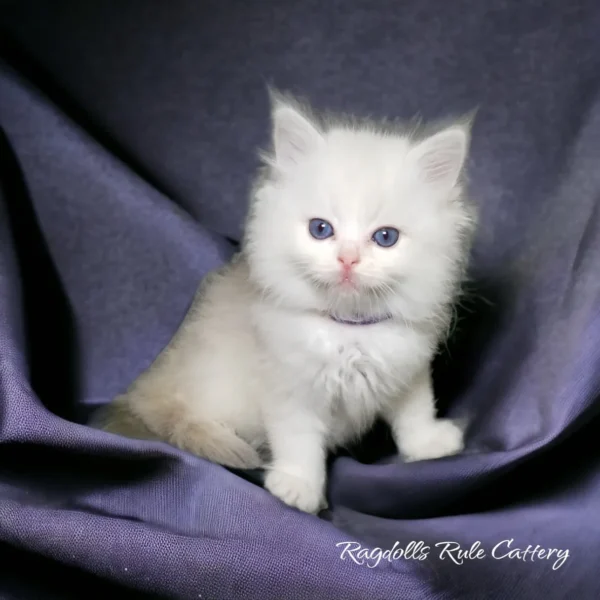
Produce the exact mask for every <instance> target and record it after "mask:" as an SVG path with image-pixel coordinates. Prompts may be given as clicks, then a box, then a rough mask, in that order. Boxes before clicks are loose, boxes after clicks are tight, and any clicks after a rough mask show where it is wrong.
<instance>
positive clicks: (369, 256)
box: [104, 94, 475, 512]
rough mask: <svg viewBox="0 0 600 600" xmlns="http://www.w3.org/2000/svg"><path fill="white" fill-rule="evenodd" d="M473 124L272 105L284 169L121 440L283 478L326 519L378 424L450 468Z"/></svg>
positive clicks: (131, 398)
mask: <svg viewBox="0 0 600 600" xmlns="http://www.w3.org/2000/svg"><path fill="white" fill-rule="evenodd" d="M468 139H469V132H468V126H467V125H466V124H461V123H457V124H454V125H452V126H449V127H446V128H444V129H442V130H439V131H438V132H437V133H434V134H433V135H429V136H427V137H424V138H423V137H421V138H420V139H416V138H415V137H414V135H410V134H404V133H401V132H398V131H394V130H393V129H383V128H378V127H376V126H374V125H372V124H362V125H361V124H357V123H352V124H343V123H337V124H336V123H321V124H319V123H318V121H317V120H316V119H315V118H313V117H311V116H309V114H308V112H307V111H305V110H303V109H301V108H300V107H299V106H298V105H297V104H296V103H295V102H294V101H292V100H291V99H288V98H284V97H282V96H279V95H275V94H274V95H273V152H272V154H270V155H268V156H266V157H265V163H266V167H265V170H264V173H263V175H262V177H261V178H260V179H259V181H258V182H257V184H256V186H255V188H254V190H253V202H252V207H251V211H250V215H249V219H248V223H247V228H246V235H245V239H244V243H243V248H242V251H241V253H240V254H239V255H238V256H237V257H236V258H235V259H234V260H233V261H232V262H231V263H230V264H229V265H227V266H226V267H224V268H223V269H221V270H220V271H219V272H217V273H214V274H212V275H211V276H210V277H209V278H207V280H206V281H205V282H204V284H203V285H202V286H201V288H200V291H199V293H198V296H197V298H196V300H195V302H194V306H193V308H192V310H191V311H190V313H189V314H188V316H187V317H186V320H185V322H184V323H183V325H182V326H181V328H180V329H179V331H178V332H177V334H176V336H175V338H174V339H173V341H172V342H171V343H170V344H169V346H168V347H167V348H166V349H165V350H164V351H163V352H162V353H161V355H160V356H159V357H158V358H157V360H156V361H155V363H154V364H153V365H152V366H151V367H150V369H148V370H147V371H146V372H145V373H143V374H142V375H141V376H140V377H139V378H138V379H137V381H135V382H134V383H133V384H132V386H131V387H130V389H129V390H128V391H127V393H126V394H125V395H123V396H120V397H118V398H117V399H116V400H115V401H114V402H113V403H112V404H111V405H110V406H109V408H108V411H107V413H106V414H105V416H104V418H105V419H106V420H105V429H106V430H109V431H113V432H116V433H121V434H124V435H130V436H133V437H148V438H158V439H163V440H166V441H168V442H170V443H171V444H174V445H176V446H178V447H180V448H182V449H184V450H188V451H190V452H193V453H195V454H197V455H199V456H202V457H205V458H207V459H210V460H213V461H215V462H218V463H221V464H225V465H228V466H231V467H238V468H252V467H258V466H260V465H261V464H262V461H261V457H260V454H259V452H260V450H261V448H263V447H265V446H268V448H269V450H270V453H271V457H272V460H271V462H270V464H269V466H268V472H267V476H266V480H265V487H266V488H267V489H268V490H270V491H271V492H272V493H273V494H274V495H275V496H278V497H279V498H280V499H282V500H283V501H284V502H286V503H288V504H289V505H291V506H295V507H297V508H299V509H301V510H304V511H307V512H316V511H318V510H319V509H320V508H322V507H324V506H325V482H326V473H325V460H326V453H327V451H328V450H332V449H334V448H335V447H337V446H340V445H343V444H346V443H348V442H350V441H352V440H353V439H355V438H357V437H358V436H360V435H361V434H362V433H364V432H365V430H367V429H368V428H369V427H370V426H371V425H372V424H373V422H374V420H375V418H376V417H377V416H378V415H381V416H382V417H383V418H384V419H386V420H387V421H388V422H389V424H390V426H391V428H392V431H393V435H394V439H395V441H396V443H397V446H398V448H399V451H400V453H401V454H402V455H403V457H404V458H405V459H406V460H422V459H430V458H436V457H441V456H446V455H450V454H453V453H456V452H459V451H460V450H461V449H462V447H463V435H462V432H461V430H460V429H459V428H458V427H457V426H456V425H455V424H454V423H452V422H450V421H448V420H437V419H436V417H435V407H434V398H433V393H432V386H431V377H430V363H431V359H432V356H433V354H434V353H435V351H436V348H437V346H438V343H439V341H440V339H441V336H442V335H443V334H444V333H445V332H446V331H447V327H448V323H449V315H450V311H451V303H452V301H453V299H454V296H455V294H456V292H457V291H458V286H459V284H460V280H461V277H462V274H463V271H464V266H465V262H466V258H467V254H468V249H469V241H470V238H471V233H472V230H473V227H474V224H475V216H474V211H473V209H472V207H471V206H470V205H469V204H468V203H467V202H466V200H465V197H464V195H463V187H462V177H461V175H462V171H463V166H464V163H465V158H466V155H467V150H468Z"/></svg>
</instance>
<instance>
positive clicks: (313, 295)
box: [247, 106, 467, 318]
mask: <svg viewBox="0 0 600 600" xmlns="http://www.w3.org/2000/svg"><path fill="white" fill-rule="evenodd" d="M282 110H283V112H284V114H283V116H282V118H281V119H280V120H279V121H278V120H277V113H275V134H274V137H275V165H274V170H275V171H276V172H275V178H274V179H270V180H268V181H267V182H266V184H264V185H263V186H262V187H261V188H260V189H259V190H258V192H257V199H256V203H255V206H254V214H253V217H252V218H251V220H250V223H249V229H248V236H247V241H248V245H247V247H248V250H249V257H250V263H251V268H252V271H253V273H254V274H255V276H256V277H257V278H258V279H259V281H260V283H261V284H262V285H263V286H265V287H266V288H268V289H269V290H271V291H272V292H273V293H274V295H275V296H276V297H277V298H278V299H279V300H280V301H282V302H286V303H289V304H293V305H295V306H297V307H298V308H303V309H310V310H318V311H321V312H329V313H333V314H337V315H339V316H346V317H349V316H355V315H360V316H381V315H384V314H388V313H398V312H399V313H402V314H404V316H405V317H407V318H412V314H407V313H411V311H412V313H415V311H416V312H419V311H420V310H421V309H426V308H429V310H430V309H431V304H432V303H433V304H435V303H436V302H438V301H440V300H443V299H442V298H438V296H440V294H443V293H444V289H445V288H447V283H448V278H449V277H453V276H454V273H453V265H454V264H455V263H456V262H457V261H459V260H461V259H462V246H461V238H462V234H463V228H464V226H465V224H466V219H467V215H466V213H465V210H464V209H463V207H462V205H461V204H460V202H458V200H457V197H458V193H459V190H458V189H457V188H456V182H457V178H458V175H459V173H460V169H461V167H462V162H463V159H464V153H465V149H466V136H465V134H464V132H463V130H461V129H458V128H456V129H453V130H448V131H449V133H446V134H445V136H446V137H445V138H444V137H443V135H444V132H442V134H438V136H436V137H438V138H439V139H438V140H437V141H436V140H435V139H434V138H431V139H432V140H433V141H434V143H433V145H432V144H431V142H428V141H426V142H425V143H422V144H421V145H419V146H417V147H416V148H415V147H414V145H411V144H410V142H409V141H408V140H407V139H404V138H402V137H392V136H388V137H383V136H381V135H379V134H374V133H372V132H368V131H357V130H350V129H334V130H332V131H330V132H328V133H326V134H322V133H320V132H319V131H317V130H316V128H314V127H313V125H312V124H311V123H310V122H309V121H308V120H306V119H305V118H304V117H302V115H300V114H299V113H298V112H297V111H295V110H294V109H292V108H291V107H289V106H288V107H283V109H282ZM280 116H281V115H280ZM440 136H441V137H440ZM427 144H429V145H428V146H427ZM432 153H433V154H432ZM446 293H447V292H446ZM415 304H420V307H417V306H416V305H415ZM425 305H427V307H426V306H425ZM415 314H416V313H415Z"/></svg>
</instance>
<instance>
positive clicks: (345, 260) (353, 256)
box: [338, 252, 360, 271]
mask: <svg viewBox="0 0 600 600" xmlns="http://www.w3.org/2000/svg"><path fill="white" fill-rule="evenodd" d="M338 262H339V263H340V264H341V265H342V267H343V268H344V271H350V270H351V269H352V267H353V266H354V265H357V264H358V263H359V262H360V256H359V255H358V253H357V252H343V253H340V254H339V256H338Z"/></svg>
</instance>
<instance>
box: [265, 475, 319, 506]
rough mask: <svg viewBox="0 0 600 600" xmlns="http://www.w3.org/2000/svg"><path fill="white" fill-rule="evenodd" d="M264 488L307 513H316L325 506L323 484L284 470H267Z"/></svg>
mask: <svg viewBox="0 0 600 600" xmlns="http://www.w3.org/2000/svg"><path fill="white" fill-rule="evenodd" d="M265 488H266V489H267V490H269V492H271V494H273V495H274V496H276V497H277V498H279V499H280V500H282V501H283V502H285V503H286V504H288V505H289V506H293V507H294V508H298V509H299V510H301V511H304V512H307V513H313V514H314V513H317V512H319V511H320V510H322V509H324V508H327V502H326V500H325V497H324V494H323V486H322V485H319V484H318V483H315V482H312V481H310V479H308V478H306V479H305V478H303V477H298V476H297V475H292V474H291V473H287V472H286V471H280V470H273V471H269V473H268V474H267V477H266V479H265Z"/></svg>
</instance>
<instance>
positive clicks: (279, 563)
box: [0, 0, 600, 600]
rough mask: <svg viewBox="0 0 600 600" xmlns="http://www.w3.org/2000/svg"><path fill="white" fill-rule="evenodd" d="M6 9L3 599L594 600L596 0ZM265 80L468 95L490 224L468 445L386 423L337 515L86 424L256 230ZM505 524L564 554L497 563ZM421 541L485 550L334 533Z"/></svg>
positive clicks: (451, 391)
mask: <svg viewBox="0 0 600 600" xmlns="http://www.w3.org/2000/svg"><path fill="white" fill-rule="evenodd" d="M0 11H1V12H0V59H1V64H0V127H1V135H0V186H1V187H0V442H1V443H0V553H1V554H2V560H0V595H1V597H3V598H19V599H20V598H35V599H36V600H37V599H42V598H71V597H72V598H82V597H86V596H88V595H89V593H90V590H91V591H95V592H98V593H101V594H108V593H115V592H117V591H121V592H122V591H127V593H128V594H129V597H137V596H136V594H138V593H139V594H140V595H141V597H151V594H156V595H158V596H160V597H170V598H202V599H217V600H219V599H222V600H231V599H233V598H244V599H246V600H250V599H257V600H269V599H272V600H288V599H304V600H318V599H324V600H335V599H344V600H350V599H356V600H363V599H369V600H396V599H398V600H400V599H435V600H454V599H458V598H469V599H471V598H472V599H474V600H481V599H484V598H485V599H497V600H514V599H520V598H523V599H527V600H536V599H544V600H553V599H556V600H559V599H563V598H566V597H570V598H577V599H578V600H579V599H582V600H586V599H590V600H591V599H595V598H598V597H600V578H599V577H598V566H597V562H598V556H600V452H599V451H598V445H597V433H596V432H597V428H598V425H599V424H600V418H599V414H598V409H599V407H600V398H599V391H600V270H599V269H600V266H599V265H600V214H599V199H600V169H599V168H598V164H599V157H600V96H599V93H598V84H599V82H600V36H599V35H598V32H599V31H600V5H599V4H598V2H597V1H596V0H572V1H570V2H566V1H565V0H546V1H544V2H541V1H540V0H498V1H489V2H481V1H480V0H455V1H453V2H448V1H447V0H404V1H403V2H395V1H393V0H380V1H379V2H373V1H372V0H345V1H342V0H331V1H329V2H322V1H321V0H306V1H304V2H295V3H294V2H275V1H268V0H265V1H262V2H245V1H243V0H218V1H217V0H206V1H204V2H195V1H193V0H189V1H183V0H181V1H178V2H160V1H158V0H156V1H148V0H145V1H143V2H142V1H138V0H130V1H128V2H116V1H113V0H111V1H108V0H102V1H101V0H87V1H86V2H81V1H79V0H71V1H54V2H43V1H33V0H19V1H6V0H3V1H0ZM267 82H269V83H273V84H275V85H276V86H278V87H280V88H283V89H287V90H291V91H296V92H300V93H302V94H303V95H306V96H307V97H308V98H309V99H310V100H311V101H313V103H314V104H315V105H316V107H317V108H326V109H332V110H339V109H344V110H350V111H353V112H358V113H361V114H372V115H380V116H384V115H385V116H388V117H401V118H410V117H413V116H414V115H415V114H417V113H419V114H420V115H421V116H423V117H425V118H433V117H446V116H448V115H452V114H460V113H464V112H466V111H469V110H472V109H473V108H474V107H475V106H478V107H479V112H478V116H477V119H476V124H475V128H474V133H473V135H474V137H473V146H472V157H471V164H470V172H471V190H472V194H473V195H474V197H475V198H476V199H477V201H478V202H479V204H480V206H481V212H482V215H481V220H482V223H481V227H480V233H479V236H478V239H477V242H476V246H475V250H474V258H473V269H472V273H471V275H472V281H471V284H470V286H469V290H470V292H469V295H468V296H467V297H466V298H465V299H464V301H463V308H462V309H461V310H460V311H459V313H460V317H461V318H460V319H459V322H458V326H457V329H456V331H455V334H454V336H453V340H452V341H451V343H450V344H449V347H448V349H447V350H446V351H444V352H443V354H442V355H441V357H440V359H439V360H438V361H437V362H436V369H435V381H436V388H437V393H438V396H439V398H440V406H441V408H442V411H443V412H447V413H448V414H451V415H456V416H459V417H464V418H466V419H468V421H469V430H468V449H467V452H466V453H465V454H464V455H462V456H458V457H455V458H451V459H445V460H440V461H432V462H426V463H414V464H402V463H400V462H398V461H396V460H395V459H394V458H393V457H392V455H391V454H390V452H391V451H392V448H391V447H390V443H389V435H388V433H387V432H386V431H385V430H384V429H382V428H376V429H375V431H374V433H373V434H372V435H371V436H370V438H369V439H368V440H367V441H366V442H365V443H363V444H362V445H361V446H360V447H358V448H356V449H355V450H354V451H353V452H352V453H347V454H345V455H342V456H339V457H338V458H337V459H336V460H334V461H333V462H332V466H331V475H330V487H329V498H330V504H331V511H330V512H329V513H328V514H327V515H325V517H326V518H321V519H319V518H316V517H312V516H308V515H304V514H300V513H298V512H296V511H294V510H291V509H288V508H286V507H284V506H283V505H282V504H281V503H280V502H279V501H277V500H275V499H274V498H273V497H271V496H270V495H269V494H267V493H266V492H265V491H263V489H262V488H261V486H260V485H259V483H260V479H259V478H257V477H254V476H253V474H246V475H245V474H236V473H232V472H230V471H227V470H226V469H223V468H221V467H218V466H216V465H213V464H209V463H207V462H205V461H202V460H200V459H197V458H195V457H192V456H190V455H186V454H184V453H182V452H179V451H177V450H175V449H173V448H171V447H169V446H166V445H163V444H159V443H152V442H141V441H130V440H126V439H123V438H119V437H117V436H112V435H108V434H104V433H101V432H97V431H94V430H92V429H90V428H89V427H87V426H86V425H85V422H86V419H87V416H88V413H89V412H90V410H91V409H92V408H93V407H94V406H97V405H99V404H101V403H104V402H106V401H108V400H109V399H110V398H111V397H112V396H113V395H114V394H115V393H117V392H119V391H120V390H122V389H123V388H124V387H125V386H126V385H127V384H128V383H129V382H130V381H131V380H132V379H133V378H134V377H135V376H136V375H137V374H138V373H139V372H140V371H141V370H142V369H143V368H145V367H146V366H147V365H148V364H149V363H150V362H151V361H152V359H153V358H154V357H155V356H156V355H157V354H158V352H159V351H160V350H161V348H162V347H163V346H164V345H165V344H166V343H167V341H168V340H169V338H170V336H171V335H172V334H173V333H174V332H175V330H176V328H177V326H178V324H179V323H180V321H181V319H182V317H183V316H184V314H185V311H186V309H187V307H188V306H189V303H190V301H191V299H192V295H193V293H194V291H195V289H196V287H197V285H198V283H199V281H200V280H201V279H202V277H203V276H204V274H205V273H206V272H207V271H208V270H209V269H211V268H213V267H215V266H216V265H218V264H221V263H222V262H223V261H224V260H226V259H227V257H228V256H229V255H230V254H231V252H232V250H233V248H234V245H235V242H236V240H237V239H239V235H240V228H241V224H242V218H243V214H244V210H245V204H246V194H247V188H248V185H249V182H250V178H251V176H252V174H253V170H254V167H255V166H256V163H257V160H256V154H255V149H256V147H257V146H258V145H261V144H264V143H265V142H266V140H267V135H268V118H267V117H268V103H267V97H266V93H265V84H266V83H267ZM242 475H244V476H242ZM511 538H514V540H515V541H514V544H513V546H514V547H520V548H523V549H524V548H526V547H527V546H528V545H532V546H533V547H535V546H536V545H539V546H540V547H543V548H559V549H568V550H569V552H570V556H569V558H568V559H567V560H566V562H564V564H562V566H560V567H559V568H557V569H556V570H553V569H552V564H553V561H548V560H541V559H538V560H534V561H531V560H528V561H524V560H517V559H513V560H508V559H502V560H499V559H494V558H493V557H492V556H491V550H492V548H493V547H494V545H495V544H497V543H500V542H502V541H503V540H507V539H511ZM412 540H414V541H419V540H422V541H423V542H424V543H425V544H426V545H429V546H432V547H433V545H434V544H436V543H439V542H444V541H456V542H458V543H461V544H463V545H464V546H465V547H467V548H468V547H470V546H471V544H473V543H474V542H477V541H479V542H481V546H482V548H483V549H484V550H485V552H486V557H485V558H482V559H472V560H465V561H464V564H462V565H460V566H459V565H456V564H454V563H453V562H452V561H451V560H450V559H449V558H448V557H446V558H445V559H444V560H442V559H441V558H440V556H439V553H440V548H439V547H438V548H432V550H431V552H430V554H429V556H428V557H427V558H426V559H425V560H421V561H419V560H414V559H409V558H402V559H398V560H392V561H387V560H382V561H381V562H380V563H379V564H378V565H377V566H374V567H373V568H369V566H367V565H366V564H365V565H358V564H355V563H354V562H352V560H351V559H350V558H348V556H346V560H342V559H341V557H340V554H341V550H342V549H343V548H340V547H336V544H337V543H339V542H343V541H356V542H357V543H361V544H362V545H363V546H365V547H368V548H373V547H375V546H380V547H383V548H384V549H387V548H391V547H392V546H393V545H394V543H395V542H396V541H398V543H399V545H400V546H401V547H404V546H406V545H407V544H409V542H410V541H412ZM504 553H505V552H504ZM142 595H143V596H142Z"/></svg>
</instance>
